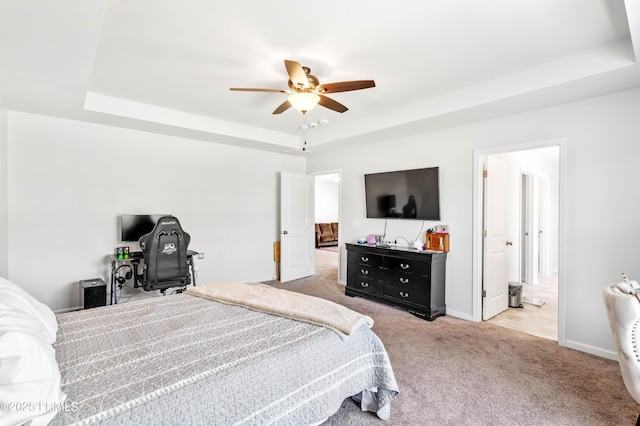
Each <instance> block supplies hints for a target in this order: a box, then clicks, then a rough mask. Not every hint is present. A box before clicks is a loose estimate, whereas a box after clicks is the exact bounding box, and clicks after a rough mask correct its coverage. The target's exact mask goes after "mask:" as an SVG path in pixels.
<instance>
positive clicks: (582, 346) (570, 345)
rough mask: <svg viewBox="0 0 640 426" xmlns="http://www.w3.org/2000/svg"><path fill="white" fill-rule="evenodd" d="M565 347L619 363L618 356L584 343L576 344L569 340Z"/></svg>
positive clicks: (612, 352)
mask: <svg viewBox="0 0 640 426" xmlns="http://www.w3.org/2000/svg"><path fill="white" fill-rule="evenodd" d="M565 346H566V347H567V348H569V349H575V350H577V351H580V352H586V353H588V354H591V355H595V356H599V357H602V358H607V359H611V360H613V361H618V354H617V353H616V352H614V351H610V350H608V349H602V348H597V347H595V346H589V345H585V344H584V343H580V342H575V341H573V340H567V341H566V345H565Z"/></svg>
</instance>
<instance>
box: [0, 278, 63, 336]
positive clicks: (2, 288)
mask: <svg viewBox="0 0 640 426" xmlns="http://www.w3.org/2000/svg"><path fill="white" fill-rule="evenodd" d="M13 313H25V314H27V315H28V316H31V317H33V318H34V319H35V320H36V321H37V322H35V323H33V324H37V326H36V327H37V328H39V329H40V330H41V333H42V334H43V336H44V337H45V339H46V340H47V341H48V342H49V343H54V342H55V341H56V334H57V332H58V322H57V321H56V315H55V314H54V313H53V311H52V310H51V309H49V307H48V306H47V305H45V304H44V303H41V302H39V301H38V300H36V299H35V298H34V297H33V296H31V295H30V294H29V293H27V292H26V291H24V290H23V289H21V288H20V287H18V286H17V285H15V284H14V283H12V282H11V281H9V280H7V279H5V278H2V277H0V317H6V316H7V315H12V314H13Z"/></svg>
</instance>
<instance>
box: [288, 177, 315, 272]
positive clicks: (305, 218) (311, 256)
mask: <svg viewBox="0 0 640 426" xmlns="http://www.w3.org/2000/svg"><path fill="white" fill-rule="evenodd" d="M314 188H315V179H314V177H313V176H309V175H302V174H297V173H288V172H282V173H281V174H280V282H287V281H291V280H295V279H298V278H303V277H308V276H310V275H314V274H315V273H316V266H315V244H314V239H315V229H314V226H315V225H314V215H315V213H314V204H315V200H314Z"/></svg>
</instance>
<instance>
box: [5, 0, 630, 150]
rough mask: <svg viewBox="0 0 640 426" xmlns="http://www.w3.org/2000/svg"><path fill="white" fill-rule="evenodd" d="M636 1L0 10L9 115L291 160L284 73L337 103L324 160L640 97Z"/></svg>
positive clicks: (429, 0) (189, 3)
mask: <svg viewBox="0 0 640 426" xmlns="http://www.w3.org/2000/svg"><path fill="white" fill-rule="evenodd" d="M639 3H640V2H638V1H637V0H627V1H623V0H484V1H480V0H411V1H401V2H393V3H392V2H389V1H381V0H349V1H346V0H325V1H322V2H316V3H309V2H301V1H296V0H272V1H257V0H253V1H249V0H234V1H232V2H228V1H225V2H223V1H213V0H184V1H181V2H176V1H175V0H135V1H131V0H128V1H127V0H92V1H81V0H48V1H42V0H20V1H16V0H0V97H2V100H4V103H5V104H6V106H7V107H8V108H9V109H12V110H19V111H26V112H33V113H37V114H47V115H53V116H57V117H63V118H70V119H75V120H83V121H90V122H96V123H105V124H110V125H117V126H123V127H128V128H135V129H142V130H149V131H153V132H160V133H166V134H171V135H178V136H183V137H189V138H197V139H202V140H206V141H214V142H221V143H231V144H236V145H240V146H248V147H254V148H258V149H265V150H270V151H278V152H289V151H291V150H292V149H295V148H297V147H299V145H300V141H301V137H300V131H299V129H298V127H299V126H300V124H302V123H303V120H304V119H305V117H303V115H302V114H301V113H299V112H297V111H295V110H293V109H289V110H288V111H286V112H284V113H283V114H280V115H272V114H271V112H272V111H273V110H274V109H275V108H276V107H277V106H278V105H280V104H281V103H282V102H283V101H284V100H285V96H286V95H284V94H280V93H253V92H231V91H229V87H264V88H275V89H287V74H286V70H285V68H284V63H283V61H284V59H292V60H297V61H299V62H300V63H301V64H302V65H304V66H308V67H310V68H311V72H312V74H314V75H316V76H317V77H318V78H319V79H320V81H321V83H332V82H339V81H346V80H361V79H373V80H375V82H376V87H375V88H372V89H366V90H360V91H354V92H346V93H337V94H333V95H331V97H332V98H333V99H335V100H337V101H338V102H340V103H343V104H345V105H346V106H347V107H349V109H350V110H349V111H347V112H345V113H344V114H339V113H336V112H334V111H331V110H328V109H325V108H323V107H320V106H319V107H317V108H315V109H314V110H312V111H310V112H309V113H308V114H307V117H306V119H307V120H308V121H316V122H317V121H318V120H320V119H327V120H328V121H329V123H328V124H327V125H322V126H318V127H316V128H314V129H311V130H309V131H308V132H307V135H306V139H307V142H308V144H309V146H310V147H311V149H312V151H313V152H323V151H326V150H330V149H336V148H339V147H342V146H352V145H356V144H366V143H371V142H377V141H382V140H385V139H386V138H390V137H391V138H397V137H398V136H402V135H408V134H413V133H417V132H424V131H427V130H433V129H439V128H443V127H447V126H452V125H458V124H463V123H468V122H473V121H476V120H481V119H487V118H491V117H497V116H501V115H506V114H512V113H518V112H522V111H526V110H530V109H535V108H540V107H544V106H548V105H554V104H558V103H564V102H569V101H573V100H578V99H583V98H587V97H591V96H598V95H602V94H606V93H611V92H615V91H619V90H626V89H630V88H635V87H640V67H639V66H638V65H637V61H636V58H637V57H640V5H639Z"/></svg>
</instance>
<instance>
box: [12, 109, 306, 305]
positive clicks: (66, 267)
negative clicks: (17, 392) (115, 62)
mask: <svg viewBox="0 0 640 426" xmlns="http://www.w3.org/2000/svg"><path fill="white" fill-rule="evenodd" d="M8 134H9V154H10V157H9V167H8V170H9V179H8V182H9V184H8V186H9V195H8V200H9V238H8V240H9V247H10V252H9V278H10V279H11V280H12V281H14V282H16V283H17V284H19V285H21V286H22V287H23V288H25V290H27V291H29V292H30V293H31V294H33V295H34V296H35V297H37V298H38V299H40V300H41V301H43V302H44V303H46V304H47V305H49V306H50V307H51V308H52V309H54V310H58V309H65V308H70V307H74V306H77V305H78V303H79V302H78V293H79V291H78V288H77V283H78V281H79V280H82V279H87V278H92V277H98V276H101V277H103V278H105V279H107V278H108V262H107V260H106V256H107V255H109V254H111V253H113V252H114V249H115V247H117V246H118V243H119V235H118V218H119V215H120V214H122V213H141V214H144V213H171V214H173V215H175V216H177V217H178V218H179V219H180V222H181V224H182V226H183V228H184V229H185V230H186V231H187V232H189V233H190V234H191V245H190V248H192V249H194V250H197V251H200V252H204V253H205V259H204V260H202V261H201V262H200V274H199V277H198V282H199V283H207V282H214V281H227V280H238V281H245V280H264V279H272V278H275V263H274V261H273V242H274V241H276V240H277V238H278V229H279V226H278V225H279V172H280V171H290V172H295V173H304V171H305V160H304V159H303V158H301V157H297V156H289V155H282V154H275V153H267V152H262V151H256V150H250V149H245V148H236V147H233V146H229V145H218V144H213V143H208V142H202V141H194V140H188V139H181V138H176V137H170V136H162V135H157V134H151V133H145V132H140V131H134V130H127V129H120V128H114V127H108V126H101V125H95V124H87V123H81V122H75V121H70V120H62V119H57V118H52V117H45V116H38V115H31V114H25V113H20V112H14V111H9V132H8Z"/></svg>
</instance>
